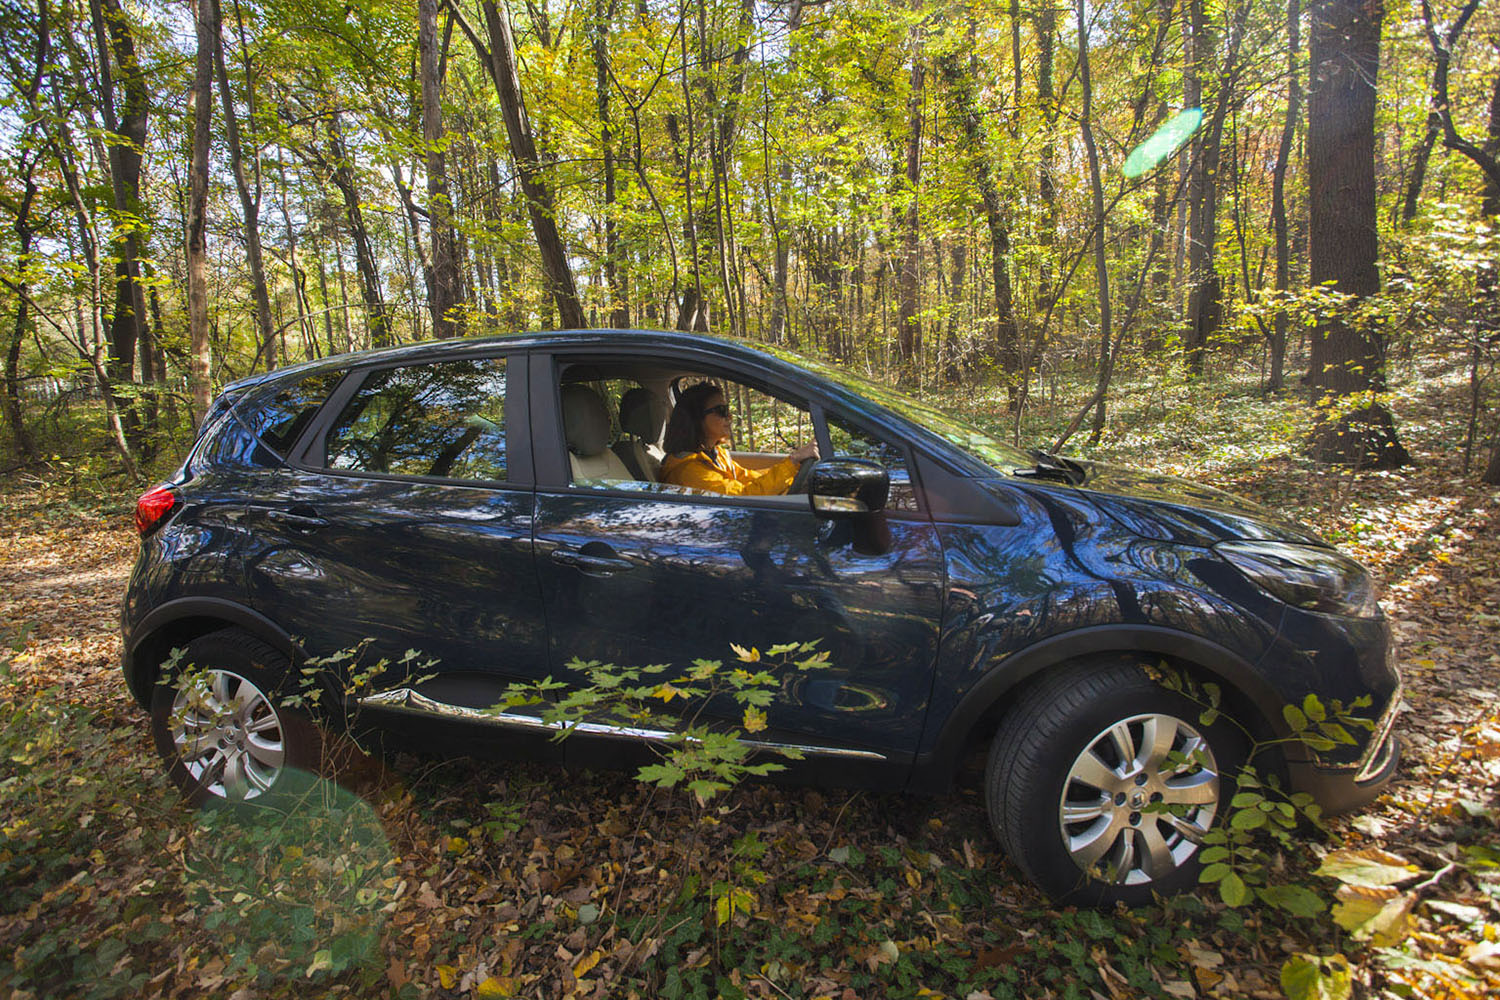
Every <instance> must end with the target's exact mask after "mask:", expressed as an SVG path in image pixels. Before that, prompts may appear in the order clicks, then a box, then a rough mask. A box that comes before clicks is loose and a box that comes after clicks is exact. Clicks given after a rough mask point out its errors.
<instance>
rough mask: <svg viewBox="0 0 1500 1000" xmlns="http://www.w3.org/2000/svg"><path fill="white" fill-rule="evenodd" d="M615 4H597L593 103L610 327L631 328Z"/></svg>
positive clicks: (605, 0) (607, 0)
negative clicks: (619, 203)
mask: <svg viewBox="0 0 1500 1000" xmlns="http://www.w3.org/2000/svg"><path fill="white" fill-rule="evenodd" d="M613 16H614V3H613V2H612V0H595V2H594V24H593V54H594V103H595V106H596V107H597V108H598V111H599V146H600V148H601V150H602V151H603V153H604V156H603V160H604V287H605V290H606V291H607V293H608V295H609V308H608V310H607V311H606V312H607V315H608V316H609V320H608V323H609V325H610V326H612V327H616V328H623V327H628V326H629V325H630V292H629V289H628V288H627V287H626V285H625V272H624V269H623V268H622V267H621V266H620V233H619V222H618V221H617V220H616V219H615V214H616V212H617V208H616V204H615V203H616V192H615V135H614V123H613V121H611V119H610V107H609V96H610V94H609V87H610V84H609V24H610V19H611V18H612V17H613Z"/></svg>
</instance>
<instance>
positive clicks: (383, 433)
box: [327, 358, 505, 480]
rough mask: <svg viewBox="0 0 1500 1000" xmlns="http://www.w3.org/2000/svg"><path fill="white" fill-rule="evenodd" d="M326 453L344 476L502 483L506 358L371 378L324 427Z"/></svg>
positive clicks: (425, 367) (416, 367) (415, 368)
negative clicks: (365, 474)
mask: <svg viewBox="0 0 1500 1000" xmlns="http://www.w3.org/2000/svg"><path fill="white" fill-rule="evenodd" d="M327 455H328V459H327V465H328V467H329V468H330V469H342V470H346V471H350V472H372V473H384V474H391V475H398V476H431V477H436V478H440V479H477V480H503V479H505V359H504V358H476V359H472V360H470V359H465V360H460V361H439V362H434V363H432V364H425V365H413V366H411V367H408V368H388V369H385V370H382V371H377V372H374V373H372V374H371V375H370V376H369V377H368V378H367V379H366V380H365V382H364V384H363V385H361V386H360V387H359V390H358V391H357V392H356V393H355V394H354V396H353V398H351V399H350V400H349V402H348V404H347V405H346V406H345V407H344V410H343V412H342V413H340V414H339V417H338V419H337V420H336V421H335V422H334V424H333V426H332V427H331V428H330V429H329V431H328V443H327Z"/></svg>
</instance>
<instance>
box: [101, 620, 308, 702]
mask: <svg viewBox="0 0 1500 1000" xmlns="http://www.w3.org/2000/svg"><path fill="white" fill-rule="evenodd" d="M193 619H201V620H208V621H214V622H218V623H220V625H219V627H220V628H227V627H230V626H234V627H237V628H242V629H244V630H245V631H246V632H249V633H250V634H251V635H254V636H255V637H256V638H258V639H260V640H261V641H262V642H265V643H266V644H268V645H270V646H273V647H275V648H276V649H277V650H278V651H279V652H282V653H285V654H286V656H287V657H288V658H289V659H291V660H292V661H293V662H294V663H295V662H297V661H299V660H301V659H303V658H304V651H303V649H302V647H301V645H300V644H299V643H297V641H296V640H295V639H293V638H292V637H291V636H290V635H288V634H287V632H286V631H285V630H284V629H283V628H282V627H281V626H279V625H277V624H276V623H275V622H274V621H272V620H271V619H269V618H267V617H266V616H265V615H263V614H261V613H260V612H258V611H255V610H254V609H252V608H247V607H245V606H244V605H243V604H239V603H237V602H235V601H230V600H225V599H224V598H221V597H179V598H177V599H176V600H171V601H168V602H167V603H165V604H163V605H161V606H159V607H156V608H153V609H152V610H151V611H150V612H149V613H148V614H147V615H146V616H145V617H144V618H142V619H141V620H140V621H139V622H137V623H136V624H135V625H134V627H132V628H131V629H130V632H129V634H128V635H127V636H126V639H125V648H124V651H123V653H122V655H121V660H122V663H121V666H122V668H123V669H124V672H125V683H126V684H127V685H128V686H129V687H130V693H131V695H132V696H133V697H134V698H135V700H136V701H137V702H138V703H139V704H140V705H141V706H142V707H143V708H145V707H149V706H150V704H151V686H152V684H153V683H155V680H156V678H155V676H154V673H155V669H156V663H155V662H154V657H152V656H149V655H147V656H144V657H143V654H146V653H150V652H156V651H155V650H154V649H153V648H152V647H153V644H154V643H155V642H157V641H158V640H159V638H160V636H161V634H162V632H163V631H165V630H168V629H170V628H171V627H172V626H174V625H178V624H181V623H183V622H187V621H190V620H193ZM206 631H215V629H208V630H206ZM160 652H163V653H164V652H165V650H161V651H160Z"/></svg>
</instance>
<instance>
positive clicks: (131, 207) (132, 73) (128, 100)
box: [89, 0, 150, 444]
mask: <svg viewBox="0 0 1500 1000" xmlns="http://www.w3.org/2000/svg"><path fill="white" fill-rule="evenodd" d="M89 14H90V18H91V21H92V25H93V30H94V39H95V44H96V45H97V47H98V66H99V77H100V81H99V82H100V95H99V96H100V101H99V107H100V111H101V113H102V114H103V115H104V127H105V130H106V131H108V132H109V133H112V134H113V136H114V138H113V139H112V140H111V141H109V142H108V143H107V155H108V158H109V177H110V190H111V194H112V196H113V203H114V211H115V213H116V216H117V217H118V218H119V219H121V220H127V219H135V218H138V217H139V216H140V214H141V205H140V200H141V158H142V151H143V150H144V148H145V144H146V119H147V113H148V111H149V108H150V100H149V94H148V91H147V89H146V77H145V74H144V73H143V72H142V70H141V66H140V63H139V62H138V61H137V59H136V53H135V37H134V36H133V35H132V34H131V28H130V22H129V21H128V19H127V17H126V14H125V11H124V10H123V9H122V8H121V5H120V0H89ZM116 72H118V74H119V77H120V85H121V87H122V88H123V91H124V97H125V103H124V107H123V109H121V110H120V111H119V112H118V113H117V110H116V106H115V81H114V76H115V73H116ZM123 228H124V235H123V236H122V237H117V238H118V241H119V243H120V247H119V261H118V262H117V263H116V265H115V303H114V311H113V312H112V313H111V316H110V324H109V363H108V366H107V370H108V373H109V386H110V391H111V392H113V393H114V397H113V398H114V406H115V410H116V412H117V413H118V414H119V419H120V424H121V426H122V427H123V428H124V433H125V436H126V440H127V442H129V443H131V444H134V443H135V442H134V441H132V440H131V439H132V438H134V437H136V436H137V418H136V411H135V407H134V405H133V403H132V401H131V399H130V397H129V396H128V395H126V394H124V393H121V392H119V391H118V389H117V388H116V386H118V385H120V384H122V383H128V382H130V381H131V379H132V378H133V373H134V367H135V355H136V341H137V339H138V338H139V336H140V328H141V323H142V320H143V318H144V316H145V315H146V300H145V296H144V295H143V294H142V291H141V284H140V242H139V238H138V236H137V235H136V229H135V227H134V226H132V225H127V226H124V227H123Z"/></svg>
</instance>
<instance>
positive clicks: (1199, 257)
mask: <svg viewBox="0 0 1500 1000" xmlns="http://www.w3.org/2000/svg"><path fill="white" fill-rule="evenodd" d="M1188 39H1189V45H1188V52H1189V54H1188V60H1187V66H1186V70H1185V72H1184V74H1183V87H1184V91H1185V96H1184V102H1185V103H1186V104H1187V106H1188V107H1202V106H1203V103H1204V96H1205V95H1204V77H1205V76H1207V75H1208V73H1209V72H1210V70H1211V68H1212V58H1213V51H1214V37H1213V30H1212V28H1211V27H1210V25H1209V20H1208V14H1207V12H1206V11H1205V0H1190V2H1189V4H1188ZM1232 60H1233V56H1232V55H1231V56H1230V57H1229V59H1228V60H1226V67H1227V66H1228V65H1229V64H1230V63H1231V62H1232ZM1228 86H1229V81H1228V77H1227V75H1226V76H1225V78H1224V79H1222V80H1221V81H1220V86H1219V92H1218V93H1217V94H1216V95H1214V113H1213V116H1212V118H1211V119H1210V120H1209V123H1208V125H1207V127H1206V128H1204V129H1202V130H1201V131H1200V132H1199V133H1198V135H1197V136H1195V137H1194V139H1193V144H1192V151H1193V155H1192V159H1191V161H1190V162H1191V166H1190V170H1191V173H1190V174H1189V175H1188V241H1187V255H1188V260H1187V283H1188V307H1187V336H1186V337H1185V338H1184V346H1185V347H1186V349H1187V363H1188V370H1189V371H1191V372H1193V373H1194V374H1195V375H1201V374H1202V373H1203V357H1204V352H1205V351H1206V350H1207V347H1208V342H1209V339H1210V338H1211V337H1212V336H1213V335H1214V334H1215V333H1217V332H1218V329H1219V324H1220V321H1221V320H1222V319H1223V287H1222V284H1221V282H1220V279H1219V272H1218V270H1217V268H1216V267H1215V263H1214V261H1215V247H1216V245H1217V243H1218V236H1219V234H1218V214H1219V157H1220V146H1221V143H1222V137H1223V128H1224V113H1225V110H1226V109H1227V107H1228V103H1229V95H1228V94H1227V93H1226V92H1225V91H1226V90H1227V88H1228Z"/></svg>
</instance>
